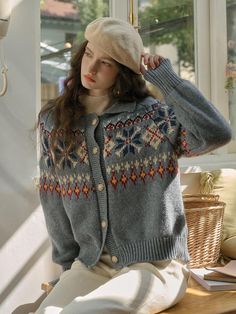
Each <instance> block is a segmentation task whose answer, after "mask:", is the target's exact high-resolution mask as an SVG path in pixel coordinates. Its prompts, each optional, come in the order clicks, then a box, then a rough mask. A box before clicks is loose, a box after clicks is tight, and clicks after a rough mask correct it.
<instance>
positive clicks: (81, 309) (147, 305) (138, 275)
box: [48, 261, 188, 314]
mask: <svg viewBox="0 0 236 314" xmlns="http://www.w3.org/2000/svg"><path fill="white" fill-rule="evenodd" d="M187 281H188V270H187V268H186V267H185V266H183V265H182V264H180V263H177V262H176V261H169V262H159V263H155V264H150V263H140V264H135V265H133V266H130V267H125V268H124V269H122V270H121V271H120V272H118V273H116V274H115V275H114V276H113V278H112V279H111V280H109V281H107V282H106V283H104V284H103V285H102V286H100V287H98V288H97V289H95V290H93V291H92V292H90V293H89V294H87V295H85V296H79V297H77V298H75V299H74V300H73V301H72V302H71V303H70V304H68V305H67V306H66V307H65V308H64V309H63V310H62V311H61V312H55V313H61V314H121V313H122V314H124V313H126V314H154V313H158V312H161V311H163V310H164V309H166V308H168V307H170V306H172V305H174V304H176V303H177V302H178V301H179V300H180V299H181V298H182V297H183V296H184V293H185V290H186V288H187ZM48 313H50V314H51V313H54V312H48Z"/></svg>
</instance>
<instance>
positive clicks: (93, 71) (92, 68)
mask: <svg viewBox="0 0 236 314" xmlns="http://www.w3.org/2000/svg"><path fill="white" fill-rule="evenodd" d="M89 73H91V74H96V73H97V63H96V62H93V63H91V64H90V65H89Z"/></svg>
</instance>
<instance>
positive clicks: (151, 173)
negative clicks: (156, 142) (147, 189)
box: [148, 167, 155, 178]
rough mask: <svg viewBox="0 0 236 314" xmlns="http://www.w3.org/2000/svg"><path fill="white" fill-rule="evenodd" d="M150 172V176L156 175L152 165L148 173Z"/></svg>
mask: <svg viewBox="0 0 236 314" xmlns="http://www.w3.org/2000/svg"><path fill="white" fill-rule="evenodd" d="M148 174H149V176H150V177H152V178H153V177H154V175H155V170H154V168H153V167H151V169H150V170H149V173H148Z"/></svg>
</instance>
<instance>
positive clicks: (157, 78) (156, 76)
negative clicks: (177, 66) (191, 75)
mask: <svg viewBox="0 0 236 314" xmlns="http://www.w3.org/2000/svg"><path fill="white" fill-rule="evenodd" d="M143 77H144V78H145V80H147V81H148V82H150V83H152V84H153V85H155V86H156V87H158V88H159V89H160V90H161V92H162V94H163V95H164V96H166V95H169V94H170V93H171V91H172V90H173V89H174V88H175V87H176V86H177V85H179V84H180V83H181V82H182V81H183V80H182V79H181V78H180V77H179V76H178V75H177V74H176V73H175V72H174V70H173V68H172V65H171V63H170V60H169V59H163V60H162V61H161V64H160V65H159V66H158V67H157V68H156V69H154V70H147V71H146V72H145V73H144V75H143Z"/></svg>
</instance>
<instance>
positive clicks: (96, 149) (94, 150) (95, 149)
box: [93, 146, 98, 155]
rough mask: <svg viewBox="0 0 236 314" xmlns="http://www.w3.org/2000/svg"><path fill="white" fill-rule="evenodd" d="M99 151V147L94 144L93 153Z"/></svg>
mask: <svg viewBox="0 0 236 314" xmlns="http://www.w3.org/2000/svg"><path fill="white" fill-rule="evenodd" d="M97 153H98V148H97V147H96V146H94V148H93V154H94V155H96V154H97Z"/></svg>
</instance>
